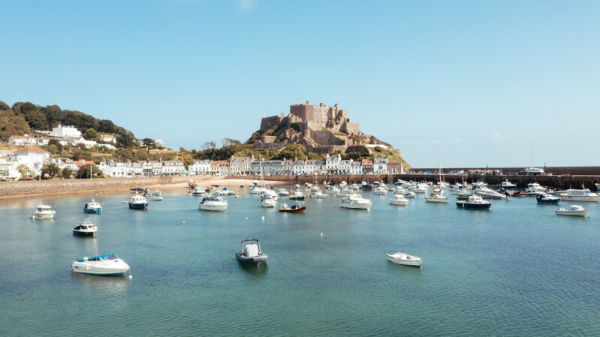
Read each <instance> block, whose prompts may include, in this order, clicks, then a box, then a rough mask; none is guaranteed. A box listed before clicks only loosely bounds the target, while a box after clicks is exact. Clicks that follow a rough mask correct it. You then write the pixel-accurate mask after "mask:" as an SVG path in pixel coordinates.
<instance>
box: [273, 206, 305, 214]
mask: <svg viewBox="0 0 600 337" xmlns="http://www.w3.org/2000/svg"><path fill="white" fill-rule="evenodd" d="M305 210H306V207H300V208H298V209H281V208H280V209H279V211H280V212H281V213H304V211H305Z"/></svg>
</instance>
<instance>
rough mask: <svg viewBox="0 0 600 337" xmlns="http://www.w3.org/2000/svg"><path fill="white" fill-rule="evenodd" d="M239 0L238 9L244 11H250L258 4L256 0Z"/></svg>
mask: <svg viewBox="0 0 600 337" xmlns="http://www.w3.org/2000/svg"><path fill="white" fill-rule="evenodd" d="M239 1H240V5H239V9H240V10H241V11H244V12H247V11H251V10H253V9H255V8H256V6H258V0H239Z"/></svg>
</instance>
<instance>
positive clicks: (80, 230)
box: [73, 220, 98, 236]
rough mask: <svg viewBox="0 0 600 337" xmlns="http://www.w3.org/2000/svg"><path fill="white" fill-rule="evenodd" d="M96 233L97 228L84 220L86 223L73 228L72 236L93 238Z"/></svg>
mask: <svg viewBox="0 0 600 337" xmlns="http://www.w3.org/2000/svg"><path fill="white" fill-rule="evenodd" d="M97 231H98V226H96V225H95V224H93V223H91V222H90V221H89V220H86V221H84V222H82V223H80V224H79V225H77V227H75V228H73V234H74V235H81V236H94V235H96V232H97Z"/></svg>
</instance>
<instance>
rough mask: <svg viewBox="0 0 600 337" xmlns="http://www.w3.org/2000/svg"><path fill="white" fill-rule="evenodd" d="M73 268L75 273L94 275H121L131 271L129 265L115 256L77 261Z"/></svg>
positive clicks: (101, 256)
mask: <svg viewBox="0 0 600 337" xmlns="http://www.w3.org/2000/svg"><path fill="white" fill-rule="evenodd" d="M71 268H73V272H75V273H82V274H92V275H121V274H124V273H126V272H128V271H129V265H128V264H127V263H126V262H125V261H123V260H121V259H120V258H119V257H118V256H116V255H115V254H106V255H99V256H94V257H89V258H88V257H84V258H82V259H77V260H75V262H73V264H72V265H71Z"/></svg>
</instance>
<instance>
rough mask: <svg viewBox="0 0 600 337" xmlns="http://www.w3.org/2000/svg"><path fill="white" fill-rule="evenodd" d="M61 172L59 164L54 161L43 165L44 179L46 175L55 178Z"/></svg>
mask: <svg viewBox="0 0 600 337" xmlns="http://www.w3.org/2000/svg"><path fill="white" fill-rule="evenodd" d="M59 173H60V168H59V167H58V165H56V164H54V163H50V164H46V165H44V166H43V167H42V179H44V176H48V177H49V178H53V177H55V176H57V175H58V174H59Z"/></svg>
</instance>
